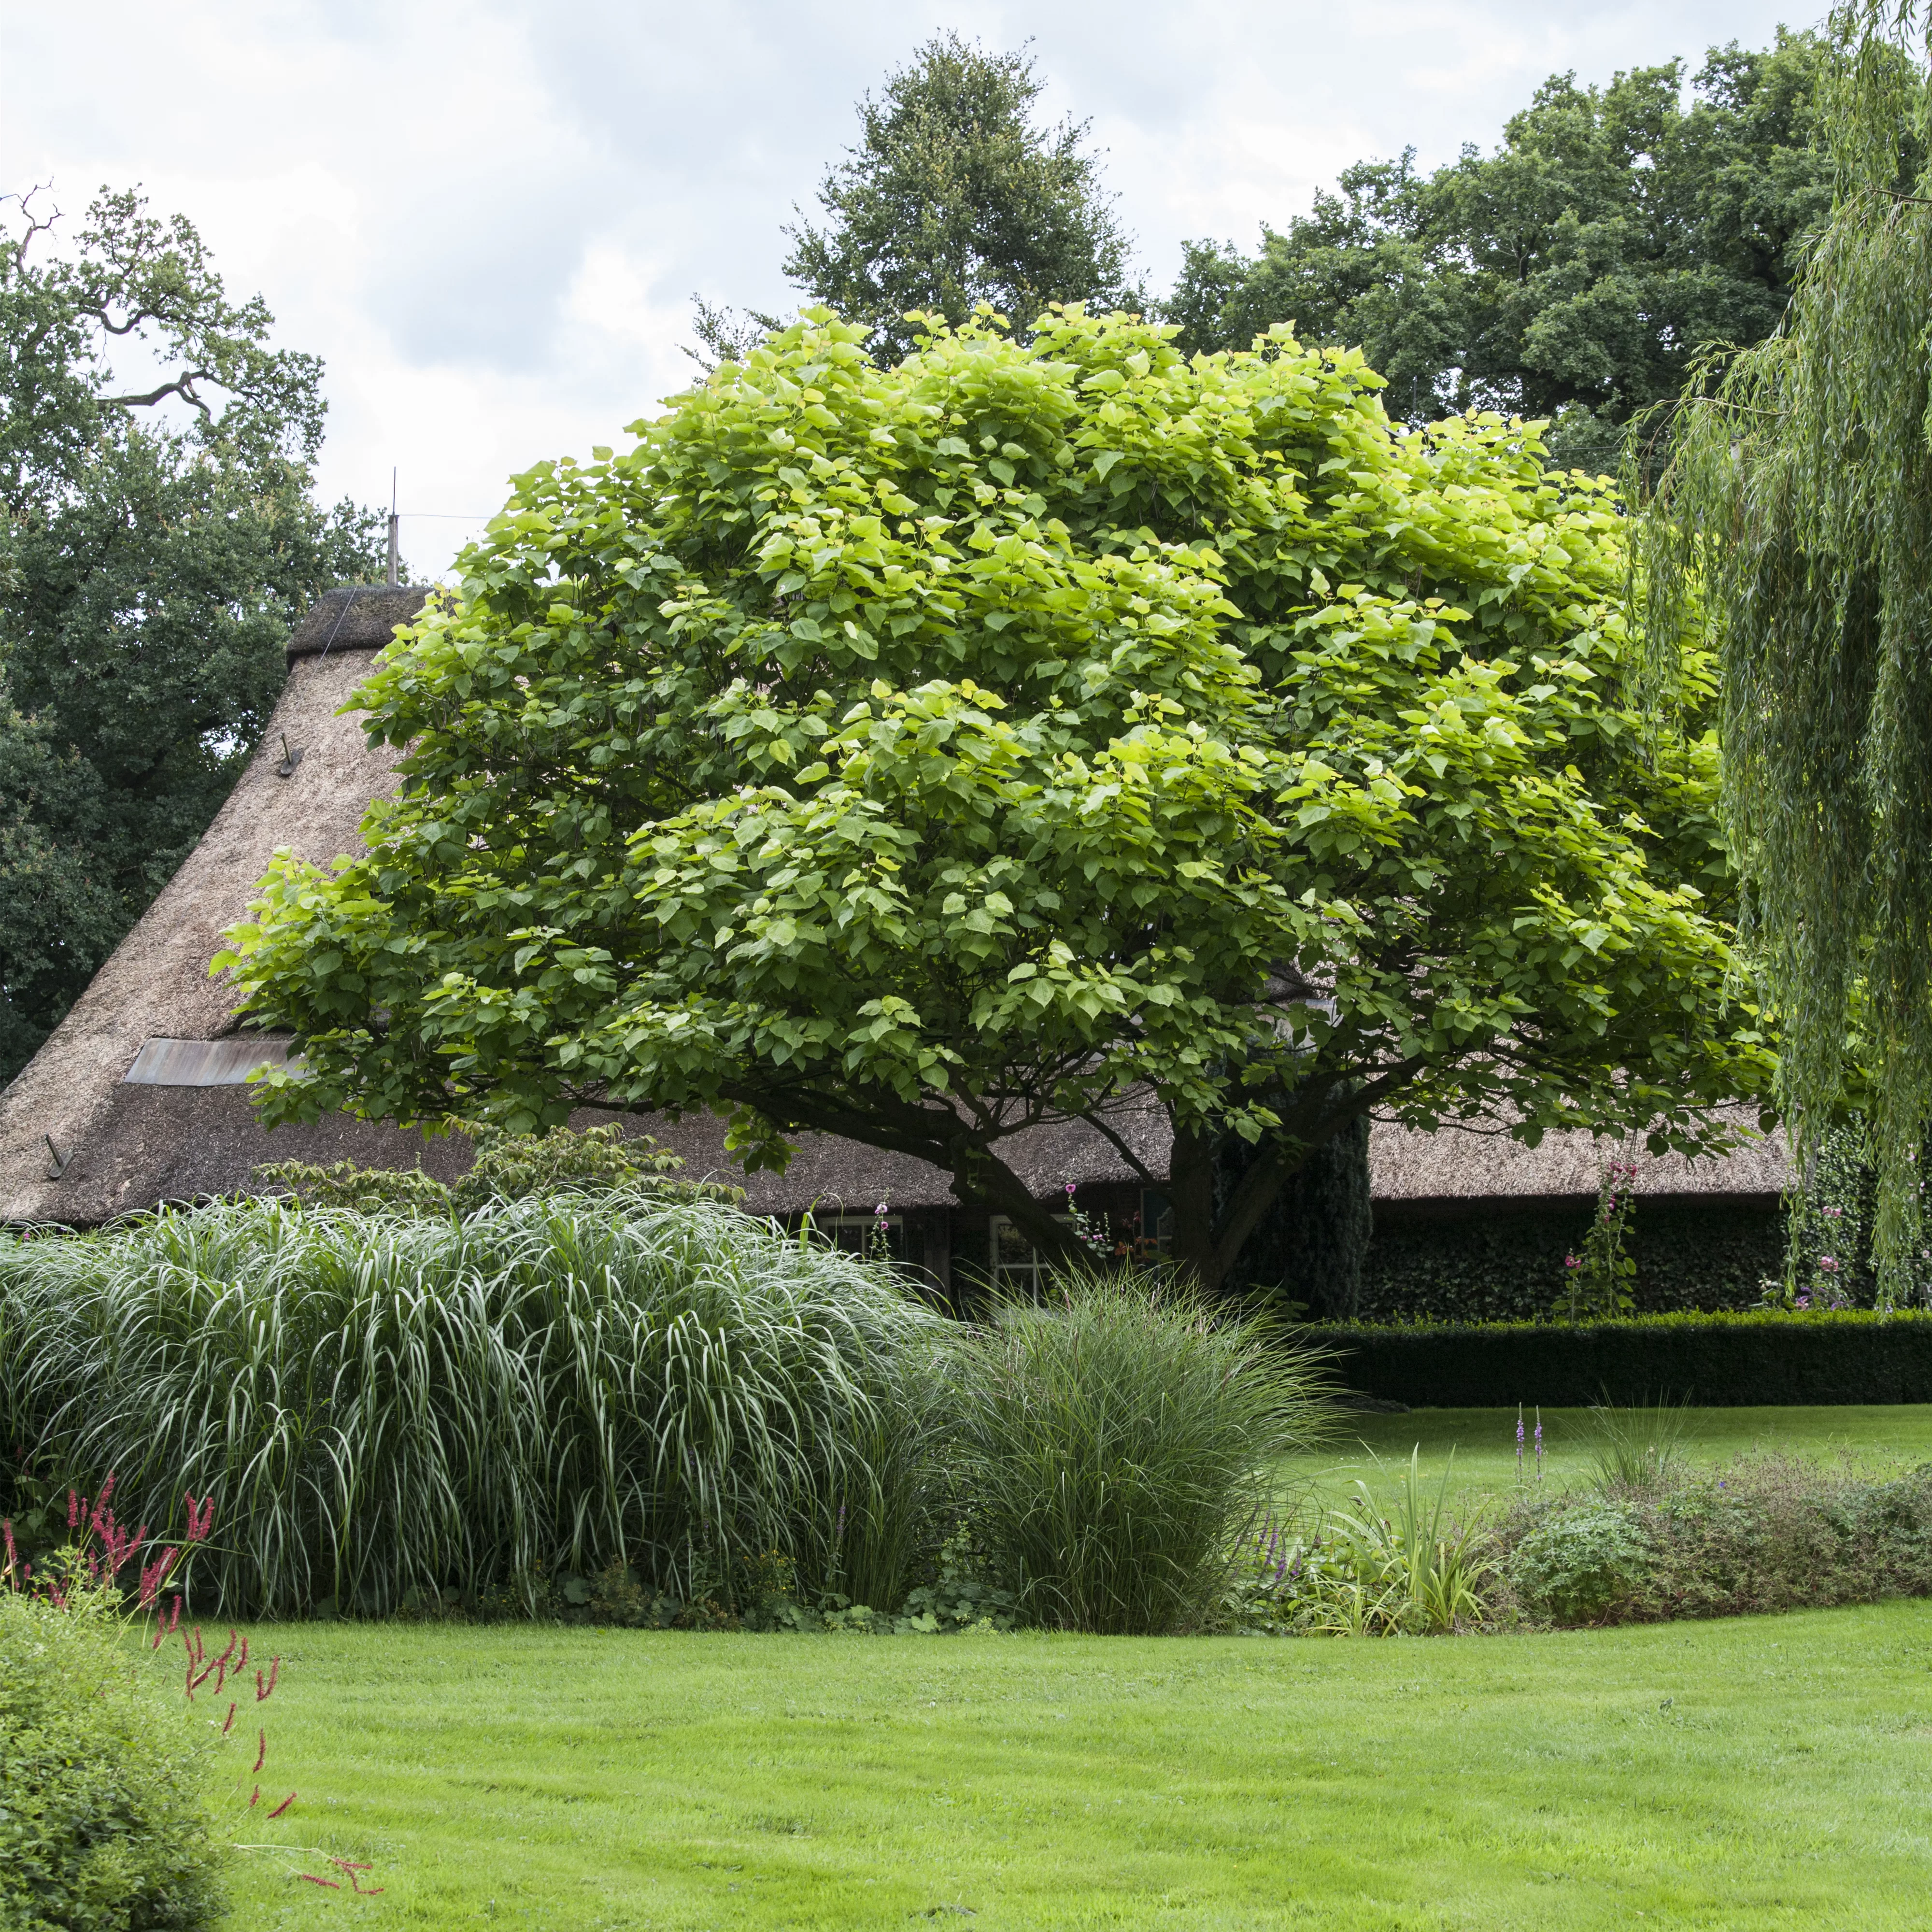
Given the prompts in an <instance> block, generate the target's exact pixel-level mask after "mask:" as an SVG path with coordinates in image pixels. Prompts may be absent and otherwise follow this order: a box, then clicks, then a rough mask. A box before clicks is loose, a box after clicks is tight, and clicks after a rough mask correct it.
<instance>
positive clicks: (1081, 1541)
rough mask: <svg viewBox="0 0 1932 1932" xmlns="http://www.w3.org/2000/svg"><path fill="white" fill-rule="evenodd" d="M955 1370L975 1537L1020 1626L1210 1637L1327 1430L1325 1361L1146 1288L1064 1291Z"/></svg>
mask: <svg viewBox="0 0 1932 1932" xmlns="http://www.w3.org/2000/svg"><path fill="white" fill-rule="evenodd" d="M956 1360H957V1365H958V1366H957V1371H956V1373H957V1376H958V1381H959V1389H958V1400H959V1415H958V1422H957V1427H958V1429H959V1439H960V1448H961V1466H962V1472H963V1475H964V1478H965V1487H966V1489H967V1490H968V1493H970V1494H971V1496H972V1498H973V1499H974V1534H975V1535H976V1537H977V1540H978V1542H979V1544H980V1547H981V1549H982V1550H983V1551H984V1552H985V1553H986V1556H987V1559H988V1560H989V1563H990V1565H992V1568H993V1569H994V1570H995V1572H996V1573H997V1574H999V1575H1000V1577H1001V1579H1002V1580H1003V1581H1004V1582H1005V1583H1007V1585H1008V1586H1010V1588H1011V1589H1012V1590H1013V1592H1014V1595H1015V1597H1016V1601H1017V1607H1018V1610H1019V1619H1020V1621H1021V1622H1024V1623H1028V1624H1034V1625H1048V1626H1052V1627H1057V1628H1061V1629H1066V1630H1081V1631H1103V1632H1110V1633H1120V1634H1158V1633H1160V1632H1163V1631H1175V1630H1181V1629H1185V1628H1190V1627H1192V1626H1193V1625H1196V1624H1198V1623H1199V1622H1201V1621H1202V1619H1203V1618H1204V1617H1205V1616H1207V1615H1208V1613H1209V1612H1210V1610H1211V1608H1212V1607H1213V1606H1214V1604H1216V1603H1217V1601H1219V1600H1220V1598H1221V1596H1222V1595H1223V1593H1224V1592H1225V1591H1226V1589H1227V1587H1228V1583H1229V1571H1230V1565H1231V1562H1232V1561H1233V1553H1234V1551H1235V1549H1236V1548H1237V1547H1238V1541H1239V1538H1240V1536H1241V1532H1242V1531H1243V1530H1244V1528H1246V1527H1247V1526H1248V1525H1249V1524H1250V1523H1252V1522H1253V1520H1255V1519H1256V1517H1257V1516H1258V1515H1259V1514H1260V1513H1261V1511H1262V1509H1263V1508H1264V1507H1265V1503H1266V1501H1267V1499H1268V1484H1269V1481H1270V1466H1271V1463H1273V1462H1274V1459H1276V1458H1277V1457H1280V1456H1281V1455H1283V1454H1286V1452H1288V1451H1290V1450H1292V1449H1296V1448H1305V1447H1308V1446H1310V1445H1313V1443H1314V1442H1316V1440H1317V1439H1319V1435H1320V1433H1321V1429H1322V1421H1323V1418H1324V1416H1325V1403H1324V1400H1323V1379H1322V1370H1321V1365H1320V1364H1319V1361H1318V1360H1317V1359H1316V1358H1315V1357H1313V1355H1310V1354H1307V1353H1305V1352H1299V1351H1297V1350H1295V1349H1290V1348H1289V1347H1286V1346H1283V1344H1282V1343H1280V1342H1279V1341H1278V1340H1276V1339H1275V1338H1274V1337H1273V1336H1271V1334H1269V1333H1268V1331H1267V1330H1266V1329H1265V1328H1262V1327H1261V1326H1259V1325H1256V1324H1254V1323H1252V1322H1242V1321H1238V1320H1232V1319H1225V1318H1223V1317H1222V1316H1220V1315H1219V1314H1218V1313H1217V1311H1215V1310H1213V1309H1212V1308H1211V1307H1210V1306H1209V1304H1208V1303H1207V1302H1206V1301H1205V1300H1204V1299H1202V1298H1201V1297H1200V1296H1199V1295H1196V1294H1195V1293H1193V1292H1190V1291H1188V1290H1187V1289H1183V1288H1178V1287H1176V1286H1173V1285H1172V1284H1171V1283H1167V1282H1164V1281H1163V1280H1160V1278H1158V1277H1152V1276H1148V1275H1142V1274H1132V1273H1129V1274H1115V1275H1111V1276H1109V1275H1101V1274H1078V1275H1070V1276H1064V1277H1061V1279H1060V1280H1059V1281H1058V1283H1057V1284H1056V1286H1055V1289H1054V1291H1053V1293H1052V1296H1051V1298H1049V1301H1047V1302H1046V1304H1044V1305H1043V1306H1035V1305H1034V1304H1031V1303H1022V1302H1018V1301H1009V1302H1007V1303H1005V1304H1002V1305H1001V1306H999V1307H997V1308H996V1309H995V1310H994V1312H993V1315H992V1319H991V1320H990V1322H989V1323H988V1324H987V1325H986V1327H985V1328H983V1329H982V1330H980V1331H977V1333H976V1334H973V1335H971V1336H970V1337H968V1338H967V1339H966V1340H964V1341H963V1342H962V1346H961V1347H960V1349H959V1354H958V1356H957V1358H956Z"/></svg>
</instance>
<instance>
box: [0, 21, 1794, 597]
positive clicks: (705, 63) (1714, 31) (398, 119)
mask: <svg viewBox="0 0 1932 1932" xmlns="http://www.w3.org/2000/svg"><path fill="white" fill-rule="evenodd" d="M1820 11H1822V6H1821V5H1820V0H1798V5H1796V7H1784V8H1781V7H1778V5H1774V4H1772V0H1672V3H1671V4H1664V0H1568V4H1562V0H1353V4H1339V5H1338V4H1337V0H1274V4H1272V5H1269V4H1262V0H1192V4H1190V5H1186V6H1178V5H1169V6H1164V7H1157V6H1154V5H1148V4H1147V0H1115V5H1111V6H1109V5H1100V4H1093V3H1092V0H1037V4H1035V5H1031V6H1025V7H1022V6H1017V5H1011V6H1010V5H993V4H978V3H977V0H953V4H950V5H935V4H930V0H899V4H897V5H883V4H880V0H846V4H844V5H823V4H818V0H797V4H794V5H777V4H774V0H707V4H699V5H694V4H688V3H687V4H685V5H668V4H665V0H632V4H629V5H625V4H622V0H574V4H568V5H565V4H552V5H535V4H530V0H496V3H493V0H466V4H463V5H455V4H452V0H319V4H318V3H317V0H202V4H196V0H141V4H134V0H88V4H86V5H70V6H68V7H52V6H48V5H43V4H40V0H34V4H33V5H28V4H26V0H0V188H12V189H14V190H18V189H19V188H20V187H24V186H26V185H27V184H28V183H30V182H31V181H47V180H52V181H53V182H54V183H55V186H56V189H57V190H58V200H59V201H60V202H61V205H62V206H63V207H64V208H65V209H66V210H68V212H69V214H72V215H77V214H79V213H80V211H81V210H82V208H83V207H84V206H85V205H86V200H87V199H88V198H89V196H90V195H91V194H92V193H93V192H94V190H95V189H96V188H97V187H99V186H100V185H101V184H103V183H108V184H113V186H115V187H124V186H127V185H130V184H134V183H137V182H138V183H140V184H142V185H144V187H145V189H146V191H147V193H148V196H149V197H150V199H151V202H152V204H153V205H154V207H155V208H157V210H158V211H162V212H172V211H176V210H178V211H181V212H184V213H185V214H188V215H189V216H190V217H191V218H192V219H193V220H194V221H195V222H196V223H197V224H198V225H199V227H200V228H201V229H202V233H203V235H204V236H205V237H206V238H207V239H208V242H210V243H211V245H212V247H213V249H214V254H215V259H216V260H217V263H218V264H219V266H220V267H221V269H223V272H224V273H225V274H226V276H227V278H228V281H229V288H230V290H231V293H237V294H242V295H246V294H251V293H255V292H257V291H258V290H259V291H260V293H262V294H263V295H264V296H266V297H267V299H268V301H269V305H270V306H271V308H273V309H274V311H275V314H276V316H277V317H278V323H279V326H280V327H279V333H280V339H281V341H284V342H285V343H287V344H290V345H291V346H293V347H299V348H303V349H307V350H314V351H315V352H317V353H320V355H322V356H323V357H324V358H325V359H326V362H327V364H328V393H329V399H330V405H331V414H330V419H329V423H330V430H329V443H328V446H327V448H326V450H325V452H324V455H323V477H322V481H323V487H324V490H325V491H326V493H328V494H329V495H330V496H337V495H341V494H345V493H346V494H349V495H351V496H355V497H356V498H358V499H361V500H362V501H365V502H377V501H380V500H383V499H386V498H387V496H388V495H389V472H390V469H391V466H392V464H393V465H395V466H396V467H397V468H398V469H399V470H400V472H401V504H402V508H403V509H404V511H405V513H406V514H407V517H408V520H407V521H406V522H405V523H404V526H403V527H404V552H405V554H406V555H407V556H408V557H409V558H410V561H411V562H412V564H413V565H414V566H415V567H416V569H417V571H418V572H419V574H420V573H422V572H423V571H428V572H430V573H432V574H433V573H434V572H436V571H440V569H442V568H443V567H444V566H445V565H446V564H447V562H448V561H449V557H450V556H451V555H452V552H453V551H454V550H455V547H456V546H457V545H458V544H459V543H460V542H461V541H463V538H465V537H466V535H468V534H469V532H470V531H471V530H472V529H474V527H475V525H474V523H471V522H469V521H467V520H466V519H469V518H472V517H481V515H484V514H487V513H488V512H490V511H492V510H493V509H494V508H496V505H498V504H499V502H501V501H502V497H503V495H504V493H505V478H506V477H507V476H508V475H509V474H510V473H511V472H512V471H514V470H515V469H518V468H520V467H521V466H523V465H525V464H526V463H529V462H531V461H533V460H535V459H536V458H539V457H541V456H546V455H560V454H562V453H563V452H566V451H577V452H583V451H584V450H586V449H587V448H588V446H589V445H590V444H591V443H593V442H609V441H613V440H621V438H620V437H619V435H618V432H619V430H620V428H621V426H622V425H624V424H625V423H627V422H631V421H633V420H634V419H636V418H637V416H640V415H643V414H645V413H649V412H650V411H652V410H654V409H655V406H656V402H657V399H658V398H660V397H661V396H663V395H665V394H666V393H667V392H669V391H670V390H672V389H675V388H676V387H678V386H680V385H681V384H682V383H683V382H684V381H685V380H686V379H687V377H688V374H690V372H691V365H690V363H689V362H687V361H686V360H685V359H684V358H683V356H681V355H680V353H679V346H678V345H679V344H680V342H682V341H688V340H689V339H690V338H689V329H688V316H689V299H690V296H691V292H692V291H693V290H702V291H703V293H705V294H706V296H709V297H710V298H712V299H714V300H724V301H729V302H733V303H734V304H739V305H745V304H748V305H752V306H754V307H758V308H783V307H785V306H787V305H788V304H789V302H790V301H793V300H795V299H796V298H795V296H794V295H793V292H791V291H790V290H788V289H787V286H786V284H785V282H784V278H783V277H782V276H781V275H780V273H779V272H778V263H779V261H780V260H781V258H782V256H783V254H784V246H785V245H784V242H783V239H782V238H781V236H780V234H779V232H778V230H779V227H780V225H781V223H783V222H784V221H786V220H787V219H788V218H790V211H791V208H792V205H793V202H805V203H809V202H810V201H811V196H812V192H813V190H814V187H815V186H816V184H817V181H818V179H819V178H820V175H821V174H822V173H823V170H824V168H825V166H826V163H828V162H829V161H830V160H832V159H834V158H835V157H836V156H837V154H838V151H839V150H840V149H841V148H842V147H843V146H844V145H846V144H847V142H849V141H850V139H852V138H853V131H854V121H853V112H852V106H853V101H855V100H856V98H857V97H858V96H859V95H860V94H861V93H862V92H865V90H866V89H868V88H875V87H876V86H878V84H879V83H880V80H882V78H883V76H884V75H885V74H886V72H887V71H889V69H891V68H894V67H895V66H898V65H901V63H902V62H904V60H905V58H907V55H909V54H910V52H911V51H912V50H913V48H914V47H915V46H917V45H918V43H919V42H920V41H921V40H923V39H925V38H926V37H927V36H929V34H932V33H933V32H934V31H937V30H938V29H941V28H954V29H956V30H957V31H960V32H962V33H963V34H968V35H969V36H977V37H979V38H980V39H982V40H984V41H986V43H988V44H989V45H992V46H999V47H1010V46H1016V45H1018V44H1019V43H1020V42H1022V41H1023V40H1026V39H1028V38H1029V37H1031V39H1032V40H1033V42H1034V49H1035V52H1036V53H1037V57H1038V59H1039V62H1040V68H1041V71H1043V73H1044V74H1046V75H1047V76H1049V77H1050V78H1051V80H1052V90H1051V92H1050V95H1049V101H1048V104H1049V109H1050V111H1051V112H1052V114H1053V115H1055V116H1056V117H1057V116H1058V115H1060V114H1062V113H1071V114H1073V115H1076V116H1077V117H1082V118H1091V121H1092V123H1093V139H1094V142H1096V144H1097V145H1100V147H1103V148H1105V149H1106V151H1107V172H1108V179H1109V184H1110V185H1111V186H1112V187H1113V188H1114V189H1115V190H1116V191H1117V192H1118V194H1119V196H1120V198H1121V210H1122V212H1123V214H1124V216H1125V217H1126V220H1127V225H1128V226H1130V228H1131V229H1133V232H1134V233H1135V234H1136V236H1137V238H1138V240H1139V250H1140V257H1141V266H1142V270H1143V271H1144V272H1145V273H1146V274H1147V275H1148V278H1149V279H1150V281H1151V283H1152V284H1153V285H1154V287H1165V286H1166V285H1167V284H1168V283H1169V281H1171V280H1172V276H1173V274H1174V272H1175V267H1176V266H1177V263H1178V259H1179V248H1180V243H1181V239H1182V238H1183V237H1184V236H1199V235H1214V236H1228V237H1232V238H1234V239H1238V240H1240V241H1242V242H1250V241H1252V239H1253V237H1254V235H1255V233H1256V228H1257V226H1258V224H1259V223H1261V222H1262V221H1263V220H1274V221H1275V222H1277V223H1280V222H1282V221H1284V220H1286V218H1287V217H1288V216H1289V215H1290V214H1293V213H1295V211H1298V210H1300V209H1302V208H1306V206H1307V203H1308V199H1309V196H1310V193H1311V191H1312V190H1313V188H1314V187H1316V185H1318V184H1321V183H1322V182H1324V181H1328V180H1330V179H1332V178H1333V177H1334V175H1335V173H1336V172H1337V170H1338V169H1341V168H1343V167H1344V166H1346V165H1347V164H1348V163H1349V162H1351V161H1352V160H1357V159H1358V158H1361V157H1364V156H1367V155H1380V154H1393V153H1395V152H1397V151H1400V149H1401V148H1403V146H1404V145H1409V144H1413V145H1415V147H1416V148H1418V151H1419V152H1420V154H1421V159H1422V160H1423V161H1424V163H1435V162H1437V161H1440V160H1446V159H1448V158H1450V157H1453V155H1454V154H1455V153H1456V151H1457V149H1458V148H1460V145H1462V144H1463V142H1466V141H1475V142H1478V143H1480V144H1481V145H1484V146H1487V145H1490V144H1492V143H1493V142H1494V141H1495V140H1496V138H1497V137H1498V135H1499V130H1500V128H1501V126H1502V121H1503V120H1504V119H1505V117H1506V116H1507V115H1508V114H1509V113H1511V111H1513V110H1514V109H1516V108H1517V107H1520V106H1522V105H1523V104H1525V103H1526V101H1527V100H1528V99H1529V95H1530V93H1531V92H1532V89H1534V88H1535V86H1536V84H1537V83H1538V82H1539V81H1540V80H1542V79H1543V78H1544V77H1545V76H1547V75H1548V74H1551V73H1553V72H1556V71H1562V70H1565V69H1574V71H1576V72H1577V74H1578V75H1579V76H1580V77H1581V78H1583V79H1585V80H1607V79H1608V78H1609V77H1610V75H1611V74H1613V73H1614V72H1615V71H1617V70H1618V69H1619V68H1628V67H1633V66H1640V65H1653V64H1655V63H1657V62H1662V61H1664V60H1667V59H1669V58H1672V57H1673V56H1682V57H1685V58H1687V59H1689V60H1690V61H1691V63H1692V65H1696V62H1697V58H1698V57H1699V56H1700V55H1701V54H1702V52H1703V49H1704V48H1705V47H1706V46H1709V45H1710V44H1712V43H1715V42H1723V41H1726V40H1733V39H1736V40H1742V42H1744V43H1745V44H1746V45H1748V46H1757V45H1762V44H1763V43H1766V41H1768V40H1769V39H1770V38H1771V37H1772V33H1773V31H1774V30H1775V27H1776V26H1777V24H1778V22H1779V20H1786V21H1787V22H1789V23H1791V24H1793V25H1804V24H1807V23H1809V22H1810V21H1811V20H1812V19H1813V18H1814V16H1815V14H1816V13H1817V12H1820Z"/></svg>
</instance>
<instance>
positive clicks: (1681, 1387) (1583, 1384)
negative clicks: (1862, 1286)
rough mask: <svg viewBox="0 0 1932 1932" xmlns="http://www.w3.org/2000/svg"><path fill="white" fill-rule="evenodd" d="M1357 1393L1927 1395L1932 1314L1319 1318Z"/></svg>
mask: <svg viewBox="0 0 1932 1932" xmlns="http://www.w3.org/2000/svg"><path fill="white" fill-rule="evenodd" d="M1301 1336H1302V1338H1303V1339H1304V1340H1306V1341H1307V1342H1308V1343H1311V1344H1312V1345H1313V1346H1316V1347H1318V1348H1320V1349H1325V1350H1327V1351H1328V1352H1330V1353H1331V1355H1333V1356H1334V1359H1335V1363H1336V1367H1337V1370H1338V1372H1339V1373H1340V1377H1341V1379H1342V1380H1343V1382H1346V1384H1347V1385H1349V1387H1350V1388H1352V1389H1354V1390H1355V1391H1358V1392H1359V1393H1360V1394H1364V1395H1368V1396H1373V1397H1376V1398H1377V1399H1378V1400H1382V1401H1385V1402H1400V1403H1406V1404H1407V1405H1408V1406H1409V1407H1410V1408H1412V1409H1500V1408H1513V1407H1514V1406H1515V1405H1516V1404H1517V1403H1541V1404H1544V1406H1547V1407H1550V1408H1553V1409H1557V1408H1575V1407H1579V1406H1582V1405H1583V1404H1585V1403H1590V1402H1594V1401H1595V1400H1598V1397H1600V1396H1603V1395H1607V1396H1608V1397H1610V1400H1612V1401H1614V1402H1625V1403H1628V1402H1642V1401H1644V1400H1647V1399H1649V1398H1651V1397H1656V1396H1659V1395H1662V1394H1670V1395H1673V1396H1677V1397H1690V1398H1691V1400H1694V1401H1695V1402H1697V1403H1699V1404H1700V1405H1702V1406H1707V1407H1710V1408H1714V1409H1735V1408H1757V1407H1767V1408H1770V1407H1786V1406H1792V1407H1805V1406H1814V1405H1817V1406H1826V1405H1832V1404H1841V1403H1847V1404H1848V1403H1858V1404H1864V1403H1879V1404H1884V1403H1932V1311H1928V1310H1911V1311H1909V1312H1906V1313H1899V1314H1894V1315H1890V1316H1885V1315H1877V1314H1873V1313H1870V1311H1868V1310H1852V1311H1846V1312H1844V1313H1811V1314H1803V1315H1796V1314H1784V1313H1774V1312H1763V1313H1749V1314H1746V1313H1731V1314H1726V1313H1711V1314H1706V1313H1682V1314H1673V1315H1654V1316H1634V1317H1631V1318H1630V1319H1626V1320H1624V1321H1621V1322H1593V1323H1589V1324H1579V1325H1575V1326H1570V1325H1559V1324H1557V1323H1554V1322H1415V1323H1400V1324H1388V1325H1373V1324H1368V1323H1358V1324H1352V1325H1340V1324H1337V1325H1328V1324H1323V1325H1317V1326H1313V1327H1310V1328H1306V1329H1304V1330H1302V1331H1301Z"/></svg>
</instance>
